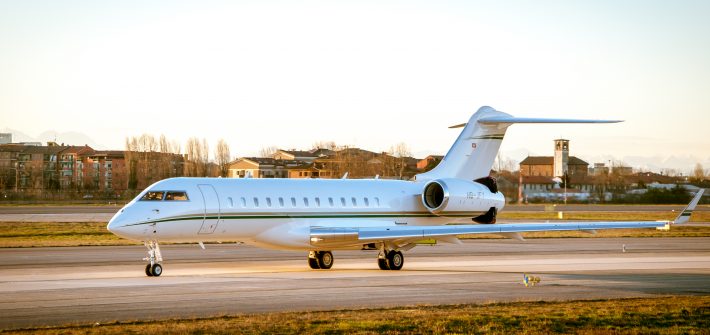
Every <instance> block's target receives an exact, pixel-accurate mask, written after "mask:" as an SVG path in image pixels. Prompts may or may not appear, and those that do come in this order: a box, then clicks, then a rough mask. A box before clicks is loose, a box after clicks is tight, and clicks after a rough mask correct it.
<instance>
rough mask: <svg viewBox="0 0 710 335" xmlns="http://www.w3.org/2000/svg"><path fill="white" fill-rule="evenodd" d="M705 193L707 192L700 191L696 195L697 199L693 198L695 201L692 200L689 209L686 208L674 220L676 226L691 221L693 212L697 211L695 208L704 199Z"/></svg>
mask: <svg viewBox="0 0 710 335" xmlns="http://www.w3.org/2000/svg"><path fill="white" fill-rule="evenodd" d="M703 192H705V190H704V189H702V188H701V189H700V190H698V193H695V197H693V200H690V203H689V204H688V207H685V209H684V210H683V211H682V212H680V214H678V216H677V217H676V218H675V220H673V223H674V224H683V223H688V221H690V215H691V214H693V210H694V209H695V206H697V205H698V202H699V201H700V198H702V196H703Z"/></svg>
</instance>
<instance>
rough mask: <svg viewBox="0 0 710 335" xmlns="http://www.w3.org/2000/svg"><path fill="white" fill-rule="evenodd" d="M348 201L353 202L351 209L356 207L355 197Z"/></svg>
mask: <svg viewBox="0 0 710 335" xmlns="http://www.w3.org/2000/svg"><path fill="white" fill-rule="evenodd" d="M350 200H352V202H353V207H357V199H355V197H352V198H351V199H350Z"/></svg>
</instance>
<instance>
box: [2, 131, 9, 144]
mask: <svg viewBox="0 0 710 335" xmlns="http://www.w3.org/2000/svg"><path fill="white" fill-rule="evenodd" d="M9 143H12V134H11V133H0V144H9Z"/></svg>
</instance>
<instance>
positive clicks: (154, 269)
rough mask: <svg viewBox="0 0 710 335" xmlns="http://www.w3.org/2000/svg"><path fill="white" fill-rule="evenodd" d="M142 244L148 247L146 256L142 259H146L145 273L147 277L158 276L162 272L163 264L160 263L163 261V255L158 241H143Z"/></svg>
mask: <svg viewBox="0 0 710 335" xmlns="http://www.w3.org/2000/svg"><path fill="white" fill-rule="evenodd" d="M143 244H145V247H146V248H148V257H145V258H143V260H144V261H148V264H146V266H145V274H146V276H148V277H158V276H160V275H161V274H163V266H162V265H160V263H162V262H163V255H161V254H160V246H159V245H158V241H157V240H151V241H145V242H143Z"/></svg>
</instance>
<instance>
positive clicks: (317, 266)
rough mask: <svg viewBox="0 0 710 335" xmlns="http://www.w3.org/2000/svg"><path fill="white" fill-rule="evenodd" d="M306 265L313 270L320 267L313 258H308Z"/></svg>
mask: <svg viewBox="0 0 710 335" xmlns="http://www.w3.org/2000/svg"><path fill="white" fill-rule="evenodd" d="M308 266H310V267H311V269H314V270H318V269H320V266H319V265H318V260H317V259H315V258H308Z"/></svg>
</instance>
